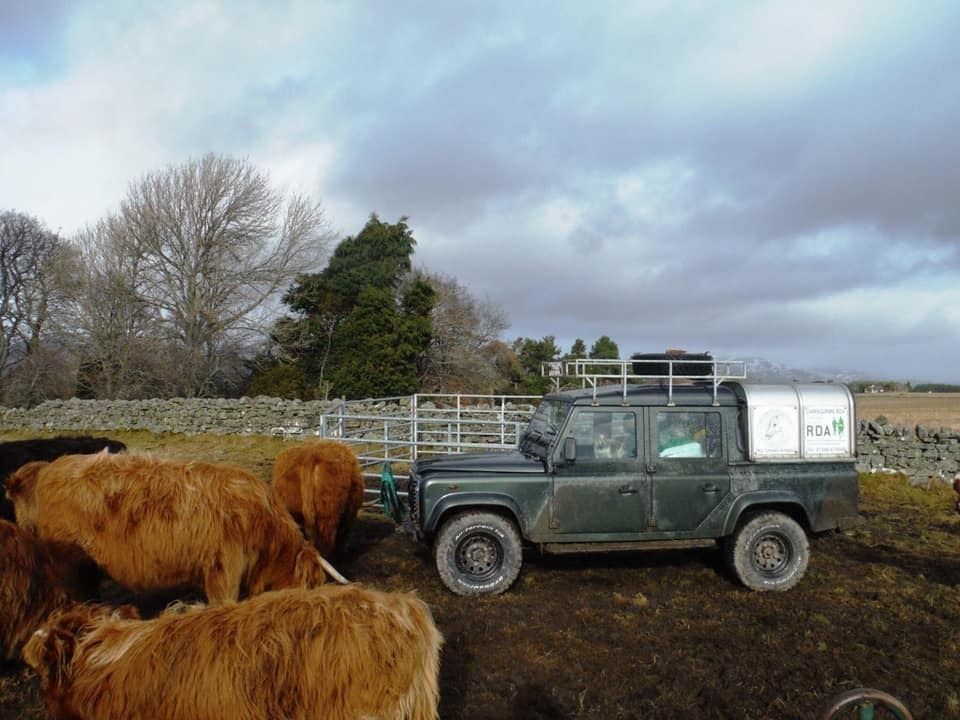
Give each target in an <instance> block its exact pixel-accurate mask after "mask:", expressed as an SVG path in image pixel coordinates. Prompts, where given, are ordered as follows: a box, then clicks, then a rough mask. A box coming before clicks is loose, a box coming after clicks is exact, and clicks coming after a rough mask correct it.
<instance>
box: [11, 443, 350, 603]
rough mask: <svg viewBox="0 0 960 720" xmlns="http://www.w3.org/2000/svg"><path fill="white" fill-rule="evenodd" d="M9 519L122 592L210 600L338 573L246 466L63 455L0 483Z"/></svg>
mask: <svg viewBox="0 0 960 720" xmlns="http://www.w3.org/2000/svg"><path fill="white" fill-rule="evenodd" d="M7 494H8V496H9V497H10V499H11V500H12V501H13V504H14V508H15V512H16V516H17V523H18V524H19V525H21V526H23V527H26V528H29V529H32V530H34V531H35V532H36V534H37V536H38V537H39V538H41V539H43V540H48V541H54V542H57V543H61V544H63V545H67V546H73V547H76V548H77V549H79V550H81V551H82V552H83V553H85V554H86V555H87V556H89V557H90V558H91V559H92V560H93V561H94V562H96V563H97V565H99V566H100V567H101V568H102V569H103V570H104V572H106V573H107V574H109V575H110V576H111V577H112V578H113V579H114V580H115V581H117V582H118V583H119V584H121V585H123V586H125V587H127V588H129V589H131V590H137V591H142V590H151V589H156V588H165V587H175V586H179V585H195V586H199V587H201V588H203V591H204V592H205V593H206V596H207V599H208V600H209V601H210V602H212V603H218V602H225V601H228V600H236V599H238V598H239V597H240V595H241V593H243V592H245V593H247V594H249V595H256V594H258V593H261V592H264V591H265V590H270V589H276V588H285V587H295V586H299V587H314V586H316V585H319V584H321V583H322V582H323V581H324V571H325V570H326V571H327V572H328V573H330V574H331V576H333V577H335V578H336V579H337V580H338V581H340V582H346V581H345V580H344V579H343V577H342V576H340V575H339V574H338V573H336V571H335V570H334V569H333V568H332V567H330V565H329V563H327V562H326V560H324V559H323V558H322V557H321V556H320V554H319V553H318V552H317V551H316V549H315V548H314V547H312V546H311V545H310V544H309V543H306V542H305V541H304V539H303V536H302V535H301V534H300V531H299V529H298V528H297V526H296V523H294V521H293V518H291V517H290V514H289V513H288V512H287V511H286V510H285V509H284V508H283V506H282V505H281V503H280V500H279V498H278V497H277V495H276V493H274V492H273V490H272V488H270V487H269V486H268V485H267V484H266V483H264V482H262V481H260V480H259V479H258V478H256V477H254V476H253V475H251V474H250V473H249V472H247V471H246V470H244V469H242V468H240V467H237V466H234V465H223V464H212V463H205V462H190V461H181V460H166V459H159V458H155V457H152V456H149V455H136V454H121V455H109V454H106V453H100V454H96V455H68V456H64V457H61V458H58V459H57V460H54V461H53V462H51V463H29V464H27V465H25V466H24V467H22V468H20V469H19V470H18V471H17V472H16V473H14V474H13V476H11V478H10V479H9V480H8V482H7Z"/></svg>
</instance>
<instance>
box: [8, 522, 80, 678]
mask: <svg viewBox="0 0 960 720" xmlns="http://www.w3.org/2000/svg"><path fill="white" fill-rule="evenodd" d="M70 598H71V593H70V592H69V591H68V588H67V585H66V583H65V580H64V578H63V576H62V574H61V567H60V565H59V564H58V563H57V562H56V561H55V560H54V558H53V556H52V554H51V553H50V551H49V548H47V547H45V546H44V544H43V543H41V542H40V541H38V540H37V539H36V538H35V537H33V535H32V534H31V533H29V532H27V531H26V530H24V529H23V528H20V527H17V526H16V525H14V524H13V523H11V522H7V521H6V520H0V658H2V659H4V660H16V659H17V658H19V656H20V650H21V648H22V647H23V644H24V643H25V642H26V641H27V639H28V638H29V637H30V635H32V634H33V631H34V630H36V629H37V628H38V627H40V625H41V623H43V622H44V621H45V620H46V619H47V616H48V615H49V614H50V613H51V612H52V611H53V610H55V609H57V608H60V607H63V606H64V605H66V604H67V603H68V602H70Z"/></svg>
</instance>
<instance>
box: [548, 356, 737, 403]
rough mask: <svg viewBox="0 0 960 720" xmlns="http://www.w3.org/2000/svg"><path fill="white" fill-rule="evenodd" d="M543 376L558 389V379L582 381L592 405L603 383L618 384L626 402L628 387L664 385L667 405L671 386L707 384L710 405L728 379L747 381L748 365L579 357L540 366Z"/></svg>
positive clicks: (735, 361)
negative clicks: (651, 384) (613, 382)
mask: <svg viewBox="0 0 960 720" xmlns="http://www.w3.org/2000/svg"><path fill="white" fill-rule="evenodd" d="M540 373H541V375H543V376H544V377H550V378H553V379H554V383H555V385H556V387H557V389H559V387H560V378H562V377H573V378H580V379H582V380H583V381H584V387H586V384H589V385H590V386H591V387H592V388H593V402H594V403H596V402H597V387H598V386H599V385H601V384H603V383H604V381H607V380H610V381H618V382H619V383H620V385H622V387H623V402H624V404H626V402H627V384H628V383H634V384H649V383H654V382H658V383H664V382H665V383H666V385H667V404H668V405H670V406H673V405H674V402H673V385H674V382H675V381H681V384H687V383H688V382H698V383H707V382H709V383H710V384H711V385H712V387H713V404H714V405H719V404H720V403H719V401H718V400H717V388H718V387H720V384H721V383H724V382H727V381H728V380H746V379H747V363H746V361H745V360H690V359H687V358H686V357H684V356H683V355H679V356H677V357H676V358H662V359H661V358H657V359H635V360H594V359H591V358H578V359H576V360H555V361H553V362H545V363H542V364H541V366H540Z"/></svg>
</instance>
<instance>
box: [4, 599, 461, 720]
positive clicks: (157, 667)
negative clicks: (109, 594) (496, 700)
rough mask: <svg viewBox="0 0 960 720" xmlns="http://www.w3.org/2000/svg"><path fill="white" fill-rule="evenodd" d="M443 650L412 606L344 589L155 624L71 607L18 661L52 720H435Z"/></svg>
mask: <svg viewBox="0 0 960 720" xmlns="http://www.w3.org/2000/svg"><path fill="white" fill-rule="evenodd" d="M442 642H443V638H442V637H441V635H440V633H439V632H438V630H437V628H436V626H435V625H434V623H433V618H432V617H431V615H430V610H429V609H428V608H427V606H426V605H425V604H424V603H423V602H421V601H420V600H419V599H418V598H417V597H416V596H415V595H413V594H408V593H385V592H376V591H373V590H369V589H365V588H362V587H359V586H356V585H352V586H347V587H337V586H327V587H324V588H320V589H316V590H303V589H295V590H279V591H276V592H269V593H264V594H262V595H258V596H257V597H255V598H252V599H250V600H248V601H246V602H242V603H236V604H234V603H231V604H227V605H220V606H213V607H199V608H188V609H187V610H186V611H185V612H177V613H164V614H163V615H161V616H160V617H158V618H155V619H153V620H120V619H116V618H105V617H103V616H102V614H99V615H98V614H96V613H93V612H91V611H90V610H88V609H87V608H84V607H80V608H76V609H74V610H69V611H66V612H64V613H63V614H61V615H59V616H58V617H54V618H53V619H52V620H51V622H50V623H49V624H48V625H47V626H45V627H43V628H41V629H40V630H38V631H37V632H36V633H35V634H34V635H33V637H32V638H31V639H30V641H29V643H27V646H26V648H25V649H24V653H23V654H24V659H25V660H26V662H27V663H28V664H29V665H30V666H31V667H32V668H34V669H35V670H36V671H37V673H38V674H39V675H40V679H41V685H42V688H43V694H44V700H45V703H46V706H47V710H48V711H49V713H50V714H51V715H52V716H53V717H54V718H56V720H67V719H70V720H74V719H77V718H82V719H83V720H110V719H112V718H121V717H122V718H151V720H220V719H221V718H231V719H232V720H264V719H265V718H301V719H303V720H306V719H307V718H317V719H319V718H324V720H348V719H349V720H356V719H357V718H382V719H384V720H387V719H389V720H435V719H436V717H437V704H438V699H439V688H438V677H437V675H438V665H439V652H440V645H441V643H442Z"/></svg>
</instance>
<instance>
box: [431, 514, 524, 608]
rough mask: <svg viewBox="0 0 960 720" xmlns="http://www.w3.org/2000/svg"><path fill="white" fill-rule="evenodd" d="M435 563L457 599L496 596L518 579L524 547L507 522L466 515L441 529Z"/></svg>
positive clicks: (444, 582) (495, 516)
mask: <svg viewBox="0 0 960 720" xmlns="http://www.w3.org/2000/svg"><path fill="white" fill-rule="evenodd" d="M434 559H435V561H436V565H437V572H438V573H439V575H440V579H441V580H442V581H443V584H444V585H446V586H447V588H448V589H449V590H451V591H452V592H454V593H456V594H457V595H497V594H499V593H502V592H504V591H505V590H506V589H507V588H509V587H510V586H511V585H512V584H513V581H514V580H516V579H517V575H519V573H520V565H521V564H522V563H523V546H522V543H521V540H520V533H519V532H518V531H517V528H516V525H514V524H513V522H511V521H510V520H508V519H507V518H505V517H503V516H501V515H496V514H494V513H488V512H467V513H461V514H460V515H455V516H454V517H452V518H451V519H450V520H448V521H446V522H445V523H444V524H443V527H441V528H440V532H439V533H438V534H437V539H436V543H435V544H434Z"/></svg>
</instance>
